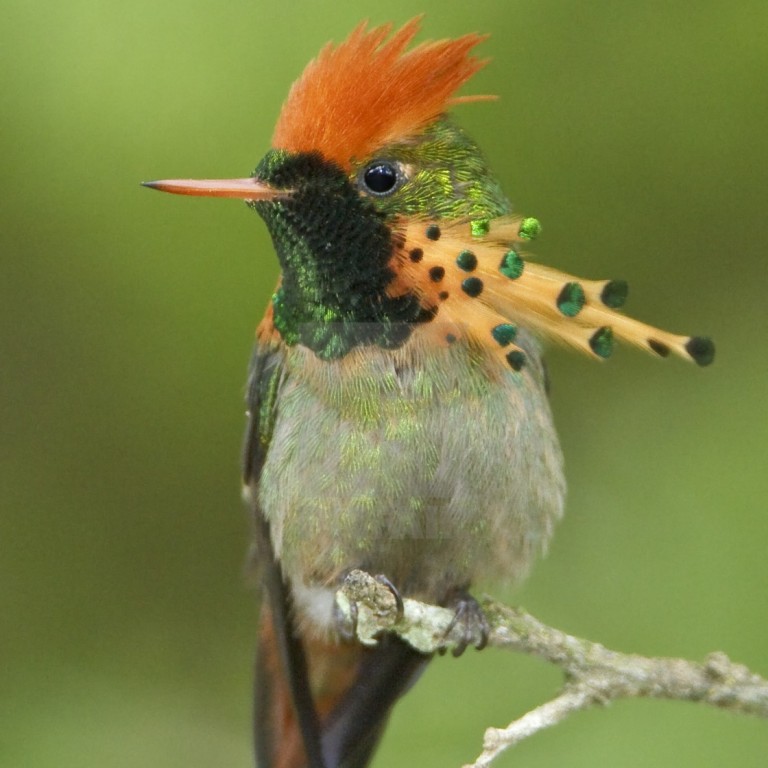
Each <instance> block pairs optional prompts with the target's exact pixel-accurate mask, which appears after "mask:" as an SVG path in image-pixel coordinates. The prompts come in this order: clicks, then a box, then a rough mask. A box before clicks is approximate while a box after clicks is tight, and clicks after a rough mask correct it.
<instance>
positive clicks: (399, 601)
mask: <svg viewBox="0 0 768 768" xmlns="http://www.w3.org/2000/svg"><path fill="white" fill-rule="evenodd" d="M373 578H374V579H376V581H378V582H379V584H381V585H383V586H385V587H386V588H387V589H388V590H389V591H390V592H391V593H392V597H394V598H395V610H396V614H395V624H398V623H400V621H402V619H403V615H404V613H405V606H404V605H403V596H402V595H401V594H400V590H399V589H398V588H397V587H396V586H395V585H394V584H393V583H392V582H391V581H390V580H389V579H388V578H387V577H386V576H385V575H384V574H383V573H377V574H376V575H375V576H374V577H373Z"/></svg>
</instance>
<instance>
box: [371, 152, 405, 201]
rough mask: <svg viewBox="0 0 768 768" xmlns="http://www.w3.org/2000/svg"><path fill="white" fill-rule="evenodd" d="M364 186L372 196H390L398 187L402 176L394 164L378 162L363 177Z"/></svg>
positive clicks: (372, 164)
mask: <svg viewBox="0 0 768 768" xmlns="http://www.w3.org/2000/svg"><path fill="white" fill-rule="evenodd" d="M362 180H363V186H364V187H365V189H366V191H367V192H370V193H371V194H372V195H388V194H389V193H390V192H392V191H393V190H394V189H395V187H396V186H397V182H398V181H399V180H400V176H399V174H398V172H397V167H396V166H395V165H394V163H388V162H386V161H382V160H376V161H375V162H373V163H371V164H370V165H369V166H368V167H367V168H366V169H365V170H364V171H363V175H362Z"/></svg>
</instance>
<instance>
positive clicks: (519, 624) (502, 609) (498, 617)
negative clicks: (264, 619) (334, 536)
mask: <svg viewBox="0 0 768 768" xmlns="http://www.w3.org/2000/svg"><path fill="white" fill-rule="evenodd" d="M336 602H337V607H338V610H339V615H340V618H341V620H342V621H345V622H347V624H348V626H349V630H350V632H351V633H354V634H355V635H356V636H357V638H358V640H359V641H360V642H362V643H365V644H367V645H375V644H376V642H377V637H378V636H379V635H381V633H382V632H394V633H396V634H397V635H399V636H400V637H401V638H403V639H404V640H405V641H406V642H408V643H410V645H412V646H413V647H414V648H416V649H417V650H419V651H422V652H424V653H432V652H435V651H441V650H450V649H452V648H456V647H461V646H462V644H463V643H464V642H465V640H466V636H465V634H464V633H465V632H466V629H467V628H466V627H461V626H455V623H454V614H453V611H451V610H449V609H447V608H442V607H439V606H435V605H426V604H425V603H420V602H417V601H415V600H409V599H405V600H404V601H403V606H402V612H401V611H400V610H399V609H398V605H397V601H396V599H395V597H394V595H393V593H392V591H391V590H390V589H389V588H388V587H387V586H386V585H385V584H382V583H381V582H379V581H378V580H376V579H375V578H374V577H372V576H370V575H369V574H367V573H364V572H363V571H353V572H352V573H351V574H350V575H349V576H348V577H347V579H346V581H345V582H344V584H343V585H342V588H341V589H340V590H339V592H338V593H337V595H336ZM482 609H483V611H484V613H485V616H486V618H487V619H488V624H489V627H490V633H489V637H488V645H490V646H495V647H497V648H508V649H510V650H513V651H518V652H520V653H526V654H530V655H533V656H538V657H540V658H542V659H544V660H546V661H548V662H550V663H552V664H555V665H557V666H558V667H560V668H561V669H562V670H563V673H564V675H565V680H566V682H565V685H564V687H563V690H562V691H561V693H560V694H559V695H558V696H557V697H556V698H554V699H552V700H551V701H549V702H547V703H545V704H543V705H541V706H540V707H537V708H536V709H533V710H531V711H530V712H528V713H526V714H525V715H523V716H522V717H521V718H519V719H517V720H515V721H514V722H512V723H511V724H510V725H509V726H507V727H506V728H489V729H488V730H487V731H486V733H485V738H484V742H483V752H482V754H481V755H480V756H479V757H478V758H477V759H476V760H475V762H474V763H472V764H471V766H466V767H465V768H485V766H488V765H490V763H491V761H492V760H493V759H494V758H495V757H497V756H498V755H499V754H501V752H503V751H504V750H506V749H508V748H509V747H511V746H514V745H515V744H517V743H518V742H519V741H521V740H522V739H524V738H527V737H528V736H531V735H533V734H534V733H537V732H538V731H540V730H543V729H544V728H548V727H550V726H552V725H556V724H557V723H559V722H560V721H561V720H563V719H565V718H566V717H567V716H568V715H570V714H571V713H572V712H576V711H579V710H582V709H587V708H589V707H591V706H594V705H595V704H603V703H607V702H609V701H615V700H616V699H623V698H632V697H641V696H645V697H655V698H663V699H680V700H683V701H700V702H704V703H706V704H712V705H713V706H717V707H723V708H724V709H729V710H731V711H732V712H741V713H747V714H752V715H757V716H759V717H765V718H768V680H765V679H764V678H762V677H760V676H759V675H756V674H754V673H753V672H751V671H750V670H749V669H747V668H746V667H745V666H743V665H741V664H735V663H734V662H732V661H731V660H730V659H729V658H728V657H727V656H726V655H725V654H723V653H719V652H718V653H712V654H710V655H709V656H708V657H707V659H706V660H705V661H704V662H703V663H697V662H693V661H686V660H685V659H672V658H648V657H646V656H638V655H636V654H627V653H619V652H617V651H611V650H609V649H608V648H605V647H603V646H602V645H600V644H599V643H593V642H591V641H589V640H584V639H581V638H578V637H573V636H572V635H568V634H566V633H565V632H562V631H561V630H559V629H555V628H554V627H550V626H547V625H546V624H543V623H542V622H540V621H539V620H538V619H536V618H534V617H533V616H531V615H530V614H529V613H526V612H525V611H524V610H522V609H520V608H510V607H508V606H505V605H501V604H500V603H497V602H495V601H493V600H489V599H486V600H484V601H483V603H482ZM476 640H477V641H478V642H479V641H480V637H477V638H476Z"/></svg>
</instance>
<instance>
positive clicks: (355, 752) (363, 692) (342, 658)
mask: <svg viewBox="0 0 768 768" xmlns="http://www.w3.org/2000/svg"><path fill="white" fill-rule="evenodd" d="M304 655H305V658H306V661H307V667H308V680H309V684H310V686H311V688H312V692H313V698H314V703H315V709H316V711H317V716H318V718H319V720H320V741H321V744H322V756H323V762H324V764H325V768H363V767H364V766H365V765H367V764H368V762H369V761H370V759H371V757H372V755H373V753H374V751H375V749H376V746H377V745H378V743H379V739H380V738H381V735H382V733H383V731H384V727H385V726H386V723H387V720H388V718H389V713H390V711H391V709H392V706H393V705H394V704H395V702H396V701H397V699H399V698H400V696H402V695H403V694H404V693H405V692H406V691H407V690H408V689H409V688H410V686H411V685H412V684H413V683H414V682H415V681H416V679H417V678H418V676H419V675H420V673H421V672H422V670H423V669H424V667H425V665H426V663H427V661H429V658H430V657H429V656H424V655H423V654H421V653H418V652H417V651H414V650H413V649H412V648H411V647H410V646H409V645H407V644H406V643H404V642H403V641H401V640H400V639H399V638H397V637H394V636H386V637H384V638H382V640H381V642H380V644H379V645H378V646H377V647H376V648H365V647H363V646H361V645H359V644H357V643H325V642H321V641H309V642H305V643H304ZM255 731H256V757H257V765H258V766H259V768H304V767H305V766H306V765H307V762H308V761H307V757H306V753H305V750H304V744H303V738H302V735H301V729H300V728H299V724H298V722H297V719H296V714H295V709H294V706H293V702H292V696H291V691H290V688H289V685H288V682H287V681H286V677H285V674H284V673H283V667H282V662H281V653H280V649H279V648H278V647H277V637H276V635H275V632H274V630H273V628H272V621H271V617H270V615H269V611H268V610H266V608H265V609H264V612H263V614H262V621H261V630H260V634H259V653H258V658H257V668H256V722H255Z"/></svg>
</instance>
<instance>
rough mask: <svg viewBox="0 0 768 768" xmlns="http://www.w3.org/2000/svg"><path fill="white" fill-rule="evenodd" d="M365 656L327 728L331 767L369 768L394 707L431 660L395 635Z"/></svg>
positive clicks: (324, 730)
mask: <svg viewBox="0 0 768 768" xmlns="http://www.w3.org/2000/svg"><path fill="white" fill-rule="evenodd" d="M361 651H362V653H361V660H360V665H359V669H358V673H357V676H356V678H355V680H354V682H353V684H352V685H351V686H350V688H349V689H348V690H347V692H346V694H345V695H344V697H343V698H342V699H341V700H340V701H339V703H338V704H337V705H336V707H335V708H334V710H333V712H331V714H330V716H329V717H328V718H327V719H325V720H323V723H322V726H321V732H322V735H321V743H322V748H323V758H324V759H325V763H326V766H328V768H331V766H333V768H336V766H338V767H339V768H363V767H364V766H366V765H368V762H369V761H370V759H371V757H372V756H373V753H374V751H375V750H376V747H377V746H378V743H379V739H380V738H381V735H382V733H383V732H384V728H385V727H386V725H387V720H388V719H389V713H390V712H391V710H392V707H393V706H394V704H395V702H396V701H397V700H398V699H399V698H400V697H401V696H402V695H403V694H405V693H406V692H407V691H408V690H409V689H410V687H411V686H412V685H413V684H414V683H415V682H416V681H417V680H418V679H419V676H420V675H421V673H422V672H423V671H424V668H425V667H426V665H427V662H428V661H429V659H430V658H431V657H430V656H425V655H424V654H422V653H419V652H418V651H415V650H414V649H413V648H411V646H410V645H408V644H407V643H405V642H403V641H402V640H401V639H400V638H399V637H396V636H394V635H385V636H384V637H383V638H382V639H381V640H380V641H379V645H378V646H376V647H375V648H363V649H361Z"/></svg>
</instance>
